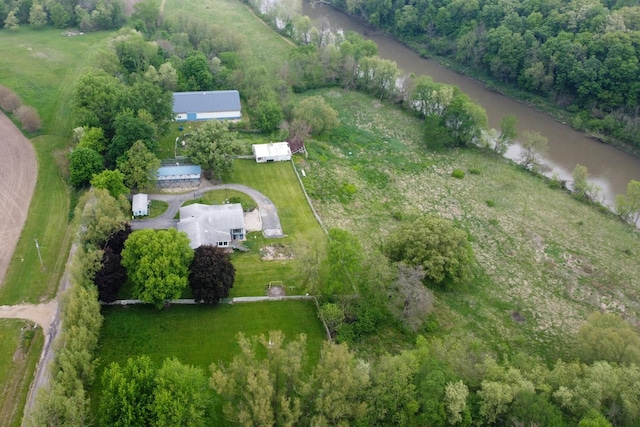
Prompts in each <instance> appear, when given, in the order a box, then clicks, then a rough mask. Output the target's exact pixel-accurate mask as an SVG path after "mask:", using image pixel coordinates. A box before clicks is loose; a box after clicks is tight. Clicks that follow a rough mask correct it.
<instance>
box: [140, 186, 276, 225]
mask: <svg viewBox="0 0 640 427" xmlns="http://www.w3.org/2000/svg"><path fill="white" fill-rule="evenodd" d="M211 190H236V191H240V192H242V193H244V194H246V195H248V196H249V197H251V198H252V199H253V200H254V201H255V202H256V204H257V205H258V211H259V212H260V218H261V220H262V234H263V235H264V236H265V237H270V238H276V237H284V234H283V233H282V226H281V225H280V217H278V210H277V209H276V206H275V205H274V204H273V202H272V201H271V200H270V199H269V198H268V197H267V196H265V195H264V194H262V193H261V192H259V191H258V190H255V189H253V188H251V187H247V186H245V185H240V184H220V185H212V186H209V187H204V188H198V189H197V190H195V191H189V192H187V193H182V194H149V199H151V200H160V201H163V202H166V203H168V204H169V207H168V208H167V210H166V212H165V213H163V214H162V215H160V216H159V217H156V218H153V219H137V220H134V221H132V222H131V228H132V229H134V230H141V229H143V228H155V229H166V228H171V227H173V228H175V227H176V225H177V224H178V220H177V219H174V217H175V216H176V214H177V213H178V211H179V210H180V206H182V204H183V203H184V202H186V201H187V200H192V199H197V198H198V197H200V196H201V195H202V194H204V193H206V192H207V191H211Z"/></svg>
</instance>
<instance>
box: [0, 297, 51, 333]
mask: <svg viewBox="0 0 640 427" xmlns="http://www.w3.org/2000/svg"><path fill="white" fill-rule="evenodd" d="M57 309H58V301H57V300H51V301H49V302H48V303H45V304H20V305H0V318H3V319H24V320H31V321H32V322H34V323H36V324H37V325H38V326H41V327H42V332H43V333H44V335H45V336H47V334H48V333H49V329H50V327H51V321H52V318H53V314H54V313H55V312H56V310H57Z"/></svg>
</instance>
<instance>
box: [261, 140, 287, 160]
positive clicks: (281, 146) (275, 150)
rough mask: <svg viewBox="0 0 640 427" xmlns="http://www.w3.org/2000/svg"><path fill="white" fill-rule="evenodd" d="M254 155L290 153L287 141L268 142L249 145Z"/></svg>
mask: <svg viewBox="0 0 640 427" xmlns="http://www.w3.org/2000/svg"><path fill="white" fill-rule="evenodd" d="M251 148H253V152H254V154H255V155H256V157H275V156H286V155H291V150H290V149H289V143H288V142H286V141H285V142H270V143H268V144H253V145H252V146H251Z"/></svg>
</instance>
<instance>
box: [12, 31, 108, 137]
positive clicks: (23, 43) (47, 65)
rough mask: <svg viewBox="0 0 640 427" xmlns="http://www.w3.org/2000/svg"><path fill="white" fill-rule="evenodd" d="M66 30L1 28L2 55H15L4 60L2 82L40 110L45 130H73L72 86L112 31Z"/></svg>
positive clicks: (46, 131)
mask: <svg viewBox="0 0 640 427" xmlns="http://www.w3.org/2000/svg"><path fill="white" fill-rule="evenodd" d="M64 33H65V30H60V29H54V28H43V29H38V30H34V29H31V28H29V27H27V26H21V27H20V29H19V30H18V31H16V32H12V31H8V30H0V57H1V58H6V59H8V58H11V60H5V61H0V82H2V84H3V85H4V86H7V87H9V88H11V89H13V90H14V91H15V92H16V93H17V94H18V95H19V96H20V98H21V99H22V101H23V103H24V104H27V105H31V106H33V107H34V108H35V109H36V110H38V114H39V115H40V117H41V118H42V120H43V123H44V128H43V133H45V134H53V135H68V134H69V131H70V130H71V127H70V119H71V117H70V115H69V114H68V112H69V110H68V107H69V99H70V95H71V89H72V86H73V85H74V84H75V80H76V78H77V76H78V75H79V72H80V71H81V69H82V66H83V65H84V64H85V62H86V61H87V59H88V57H89V56H90V53H91V51H92V50H94V49H95V47H96V45H99V44H100V43H102V42H103V41H104V40H105V39H106V38H107V37H109V36H110V35H111V34H112V33H107V32H96V33H88V34H83V35H78V36H73V37H68V36H66V35H64ZM62 113H65V114H62Z"/></svg>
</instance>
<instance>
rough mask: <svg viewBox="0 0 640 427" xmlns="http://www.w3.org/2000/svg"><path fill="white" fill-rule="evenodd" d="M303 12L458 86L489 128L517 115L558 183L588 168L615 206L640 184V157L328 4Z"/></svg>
mask: <svg viewBox="0 0 640 427" xmlns="http://www.w3.org/2000/svg"><path fill="white" fill-rule="evenodd" d="M303 14H305V15H307V16H309V17H310V18H311V19H312V21H314V22H320V21H321V20H322V21H323V22H324V23H325V27H326V23H329V25H330V27H331V29H332V30H334V31H337V30H343V31H355V32H358V33H360V34H361V35H363V36H364V37H365V38H367V39H369V40H373V41H374V42H376V43H377V45H378V54H379V56H381V57H382V58H385V59H391V60H393V61H395V62H396V63H397V64H398V67H399V68H400V69H402V70H403V72H404V73H405V74H409V73H414V74H416V75H422V74H425V75H429V76H431V77H432V78H433V79H434V80H435V81H437V82H440V83H447V84H453V85H456V86H458V87H459V88H460V89H461V90H462V91H463V92H465V93H466V94H467V95H469V96H470V97H471V98H472V99H473V101H474V102H476V103H478V104H479V105H481V106H482V107H483V108H484V109H485V110H486V111H487V116H488V118H489V126H490V127H492V128H495V129H500V120H501V119H502V117H504V116H505V115H507V114H515V115H516V116H517V117H518V131H519V132H520V133H522V131H525V130H530V131H537V132H540V133H541V134H542V135H544V136H546V137H547V139H548V140H549V151H548V152H547V153H546V154H545V155H544V156H542V157H543V163H544V166H545V170H546V171H545V174H547V175H549V176H551V175H552V174H556V175H557V176H558V177H559V178H560V179H563V180H568V181H571V179H572V178H571V173H572V171H573V169H574V168H575V166H576V165H577V164H580V165H583V166H586V167H587V169H588V171H589V175H590V177H589V181H590V182H592V183H595V184H596V185H597V186H599V187H600V188H601V189H602V191H601V193H600V194H601V196H602V197H603V198H604V202H605V203H606V204H607V205H609V206H613V205H614V201H615V196H616V195H617V194H622V193H625V192H626V187H627V183H628V182H629V181H630V180H632V179H635V180H638V181H640V158H637V157H635V156H632V155H630V154H627V153H625V152H623V151H621V150H619V149H617V148H615V147H612V146H610V145H606V144H603V143H601V142H598V141H597V140H595V139H593V138H590V137H588V136H586V135H585V134H583V133H582V132H578V131H575V130H573V129H572V128H571V127H569V126H566V125H563V124H562V123H559V122H557V121H555V120H554V119H553V118H552V117H551V116H550V115H548V114H546V113H542V112H539V111H537V110H535V109H534V108H531V107H528V106H526V105H524V104H522V103H520V102H518V101H515V100H513V99H511V98H507V97H506V96H503V95H500V94H499V93H497V92H494V91H491V90H490V89H488V88H487V87H486V86H484V85H483V84H482V83H479V82H477V81H475V80H473V79H471V78H468V77H466V76H464V75H460V74H458V73H455V72H453V71H451V70H449V69H447V68H445V67H444V66H442V65H440V64H438V63H436V62H434V61H431V60H428V59H424V58H421V57H420V56H419V55H418V54H416V53H415V52H413V51H411V50H410V49H409V48H407V47H406V46H404V45H403V44H402V43H399V42H398V41H396V40H395V39H394V38H392V37H389V36H384V35H377V34H374V33H373V32H372V31H371V28H368V27H366V26H365V25H363V24H362V23H360V22H358V21H356V20H354V19H352V18H350V17H349V16H348V15H346V14H344V13H342V12H340V11H339V10H337V9H334V8H332V7H330V6H327V5H324V4H317V5H316V6H315V7H312V6H311V5H310V4H309V2H308V1H304V2H303ZM519 152H520V147H519V146H518V145H515V146H513V147H511V148H510V149H509V151H508V152H507V154H506V156H507V157H509V158H512V159H516V158H518V157H519Z"/></svg>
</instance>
